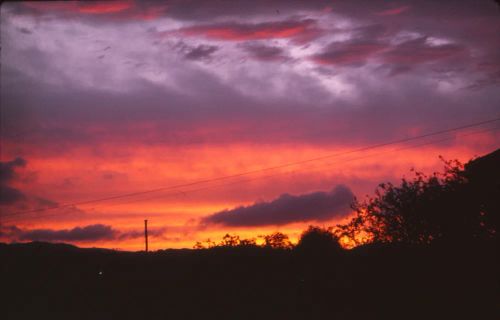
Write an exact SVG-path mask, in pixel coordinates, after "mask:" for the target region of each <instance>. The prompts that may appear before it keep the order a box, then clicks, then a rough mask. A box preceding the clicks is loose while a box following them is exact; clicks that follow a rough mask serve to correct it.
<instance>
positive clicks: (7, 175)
mask: <svg viewBox="0 0 500 320" xmlns="http://www.w3.org/2000/svg"><path fill="white" fill-rule="evenodd" d="M25 166H26V160H25V159H23V158H21V157H17V158H15V159H14V160H12V161H7V162H1V161H0V205H11V204H14V203H16V202H18V201H21V200H24V199H25V198H26V196H25V195H24V193H23V192H21V191H20V190H18V189H16V188H14V187H12V186H11V185H10V183H11V182H12V181H13V180H15V179H16V177H17V174H16V168H22V167H25Z"/></svg>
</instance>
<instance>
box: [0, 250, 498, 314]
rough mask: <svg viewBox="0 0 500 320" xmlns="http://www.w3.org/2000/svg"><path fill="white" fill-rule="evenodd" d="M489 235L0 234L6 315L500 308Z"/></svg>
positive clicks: (430, 311) (493, 310)
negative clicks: (412, 241)
mask: <svg viewBox="0 0 500 320" xmlns="http://www.w3.org/2000/svg"><path fill="white" fill-rule="evenodd" d="M496 258H497V254H496V244H492V243H490V244H488V245H486V244H471V243H469V244H467V245H463V246H460V249H458V248H457V246H455V248H454V249H450V248H449V247H447V248H445V247H444V246H442V245H439V244H436V245H433V246H432V247H415V248H410V247H396V246H383V247H382V246H365V247H360V248H357V249H355V250H351V251H345V252H342V253H338V252H337V253H334V252H297V251H293V250H279V249H266V248H255V247H249V248H214V249H206V250H165V251H158V252H152V253H148V254H146V253H131V252H115V251H110V250H101V249H80V248H76V247H73V246H69V245H64V244H47V243H29V244H10V245H6V244H0V271H1V273H0V283H1V288H2V289H1V291H2V296H3V297H2V298H1V301H2V302H1V304H2V307H1V311H0V312H1V318H2V319H500V317H499V315H500V313H499V311H500V308H499V307H500V300H499V297H500V295H499V294H498V293H499V290H498V289H499V281H498V264H497V260H496Z"/></svg>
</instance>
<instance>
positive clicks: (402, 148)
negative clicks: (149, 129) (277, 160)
mask: <svg viewBox="0 0 500 320" xmlns="http://www.w3.org/2000/svg"><path fill="white" fill-rule="evenodd" d="M499 129H500V127H494V128H488V129H485V130H478V131H474V132H470V133H466V134H462V135H461V137H466V136H471V135H475V134H479V133H484V132H490V131H496V130H499ZM453 139H455V137H447V138H443V139H439V140H433V141H428V142H424V143H419V144H416V145H409V146H405V147H401V148H397V149H393V150H388V151H382V152H378V153H375V154H368V155H364V156H360V157H356V158H350V159H346V160H343V162H351V161H355V160H360V159H366V158H370V157H373V156H380V155H383V154H387V153H393V152H395V151H401V150H406V149H413V148H419V147H422V146H426V145H431V144H435V143H440V142H444V141H449V140H453ZM339 162H342V161H334V162H329V163H326V164H322V165H316V166H315V167H316V168H320V167H325V166H331V165H334V164H337V163H339ZM293 172H295V171H292V172H290V171H288V172H279V173H275V174H270V175H265V176H260V177H255V178H250V179H244V180H238V181H233V182H229V183H223V184H218V185H209V186H206V187H202V188H197V189H191V190H185V191H181V192H179V191H177V192H175V193H169V194H166V195H159V196H158V195H157V196H153V197H148V198H142V199H135V200H131V201H126V202H122V203H114V204H104V205H103V206H104V207H110V206H118V205H124V204H129V203H133V202H140V201H145V200H151V199H155V198H166V197H168V196H176V195H179V193H182V194H187V193H191V192H196V191H201V190H206V189H211V188H217V187H223V186H228V185H234V184H239V183H245V182H249V181H255V180H258V179H265V178H271V177H275V176H279V175H283V174H288V173H293ZM94 209H95V207H92V208H91V210H94ZM60 214H61V213H57V212H56V213H52V214H45V215H42V216H36V217H31V218H30V219H39V218H46V217H52V216H58V215H60ZM12 221H15V219H14V220H7V222H12Z"/></svg>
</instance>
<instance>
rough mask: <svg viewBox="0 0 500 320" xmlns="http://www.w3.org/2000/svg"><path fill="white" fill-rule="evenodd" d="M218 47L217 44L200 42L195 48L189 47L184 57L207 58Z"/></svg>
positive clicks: (192, 58)
mask: <svg viewBox="0 0 500 320" xmlns="http://www.w3.org/2000/svg"><path fill="white" fill-rule="evenodd" d="M217 49H218V48H217V47H216V46H209V45H203V44H200V45H198V46H196V47H194V48H190V49H188V50H187V52H186V53H185V54H184V58H186V59H188V60H206V59H209V58H210V56H211V55H212V54H213V53H214V52H215V51H217Z"/></svg>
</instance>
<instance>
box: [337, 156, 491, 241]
mask: <svg viewBox="0 0 500 320" xmlns="http://www.w3.org/2000/svg"><path fill="white" fill-rule="evenodd" d="M498 158H499V157H498V153H497V156H496V158H495V159H496V160H495V159H492V160H490V161H493V162H496V161H498ZM443 161H444V160H443ZM444 163H445V168H444V173H434V174H432V175H431V176H426V175H425V174H423V173H420V172H415V177H414V179H413V180H407V179H402V182H401V184H400V185H399V186H395V185H393V184H391V183H382V184H380V185H379V186H378V188H377V189H376V191H375V197H373V198H369V199H368V200H366V201H364V202H358V201H356V202H355V203H354V204H353V209H354V210H355V211H356V216H355V217H354V218H353V219H352V220H351V221H350V223H348V224H346V225H341V226H338V227H339V231H338V232H337V235H338V236H341V237H348V238H349V239H351V240H352V241H354V242H358V243H359V241H360V237H359V234H360V233H364V234H365V235H368V236H369V238H370V239H371V241H373V242H382V243H383V242H392V243H406V244H428V243H430V242H431V241H434V240H437V239H440V240H446V241H455V242H457V241H464V240H471V239H474V238H475V239H478V238H480V239H485V238H489V237H491V236H492V235H493V234H494V233H495V232H496V231H495V228H494V226H493V225H492V223H491V222H490V223H488V222H487V220H488V218H489V217H490V216H491V215H492V214H493V210H495V209H494V204H493V202H495V200H494V196H492V195H490V196H489V197H487V196H485V193H486V191H487V190H491V192H493V193H495V194H496V195H497V196H498V195H499V193H498V190H496V191H494V189H495V187H494V185H495V183H497V184H498V181H499V178H498V173H496V177H495V173H494V171H493V172H491V173H490V175H488V174H487V176H488V177H489V178H486V177H485V176H482V177H479V176H480V175H479V174H477V173H475V174H472V171H471V170H464V166H463V165H462V164H461V163H460V162H458V161H456V160H455V161H444ZM472 163H473V162H470V163H469V164H468V165H467V166H468V167H470V166H471V165H472ZM497 164H498V162H497ZM472 166H473V165H472ZM491 169H492V170H495V168H494V166H493V167H492V168H491ZM496 170H497V171H498V168H496ZM479 171H481V170H479ZM482 171H484V170H482ZM482 171H481V172H482ZM488 181H489V182H488ZM495 181H496V182H495ZM488 183H489V184H490V185H491V186H490V187H489V189H486V190H484V188H481V185H482V186H487V185H489V184H488ZM497 199H498V198H497ZM496 203H498V201H496ZM496 208H498V206H497V207H496ZM495 214H498V212H496V213H495ZM490 220H491V219H490Z"/></svg>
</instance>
